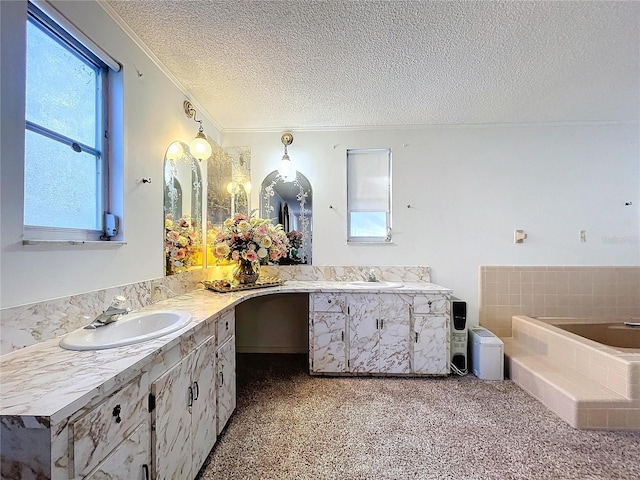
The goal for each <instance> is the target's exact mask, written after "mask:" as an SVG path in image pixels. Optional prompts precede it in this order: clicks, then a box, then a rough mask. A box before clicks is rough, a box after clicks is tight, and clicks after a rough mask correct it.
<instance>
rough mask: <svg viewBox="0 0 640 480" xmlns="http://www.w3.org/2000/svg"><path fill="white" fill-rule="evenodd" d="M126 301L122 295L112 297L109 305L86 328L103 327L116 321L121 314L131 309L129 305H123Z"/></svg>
mask: <svg viewBox="0 0 640 480" xmlns="http://www.w3.org/2000/svg"><path fill="white" fill-rule="evenodd" d="M126 303H127V299H126V298H125V297H123V296H122V295H118V296H117V297H114V299H113V300H112V301H111V305H109V307H107V309H106V310H105V311H104V312H102V313H101V314H99V315H98V316H97V317H96V318H95V319H94V320H93V322H91V323H90V324H89V325H87V326H86V327H84V328H86V329H96V328H100V327H104V326H105V325H108V324H110V323H113V322H117V321H118V319H119V318H120V316H121V315H126V314H127V313H129V312H130V311H131V308H130V307H125V305H126Z"/></svg>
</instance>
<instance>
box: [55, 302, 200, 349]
mask: <svg viewBox="0 0 640 480" xmlns="http://www.w3.org/2000/svg"><path fill="white" fill-rule="evenodd" d="M190 322H191V314H190V313H189V312H184V311H180V310H156V311H154V312H140V313H130V314H128V315H124V316H122V317H121V318H120V320H118V321H117V322H115V323H110V324H108V325H105V326H104V327H99V328H96V329H86V328H80V329H78V330H75V331H73V332H71V333H70V334H68V335H66V336H65V337H64V338H63V339H62V340H60V346H61V347H62V348H66V349H67V350H102V349H105V348H115V347H122V346H123V345H133V344H134V343H140V342H145V341H147V340H151V339H153V338H158V337H161V336H162V335H166V334H168V333H172V332H175V331H176V330H179V329H181V328H182V327H185V326H186V325H188V324H189V323H190Z"/></svg>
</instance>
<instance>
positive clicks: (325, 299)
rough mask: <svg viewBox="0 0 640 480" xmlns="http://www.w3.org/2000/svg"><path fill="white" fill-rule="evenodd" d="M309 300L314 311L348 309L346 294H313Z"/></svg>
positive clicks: (340, 310) (337, 311)
mask: <svg viewBox="0 0 640 480" xmlns="http://www.w3.org/2000/svg"><path fill="white" fill-rule="evenodd" d="M309 302H310V303H311V305H310V307H311V311H312V312H334V313H346V311H347V300H346V297H345V296H344V295H334V294H330V293H327V294H325V293H322V294H311V295H309Z"/></svg>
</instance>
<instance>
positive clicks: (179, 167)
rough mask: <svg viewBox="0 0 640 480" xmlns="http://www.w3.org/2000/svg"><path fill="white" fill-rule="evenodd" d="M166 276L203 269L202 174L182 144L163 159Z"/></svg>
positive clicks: (177, 145)
mask: <svg viewBox="0 0 640 480" xmlns="http://www.w3.org/2000/svg"><path fill="white" fill-rule="evenodd" d="M164 229H165V232H164V233H165V239H164V257H165V275H173V274H176V273H180V272H183V271H186V270H191V269H193V268H202V258H203V256H202V249H203V243H202V233H203V232H202V174H201V173H200V165H198V161H197V160H196V159H195V158H194V157H193V156H192V155H191V153H190V152H189V146H188V145H187V144H185V143H183V142H173V143H172V144H171V145H169V148H168V149H167V152H166V153H165V158H164Z"/></svg>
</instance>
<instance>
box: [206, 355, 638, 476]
mask: <svg viewBox="0 0 640 480" xmlns="http://www.w3.org/2000/svg"><path fill="white" fill-rule="evenodd" d="M306 361H307V360H306V356H304V355H303V356H300V355H260V354H243V355H238V407H237V410H236V412H235V413H234V414H233V416H232V417H231V421H230V423H229V425H228V426H227V428H226V430H225V431H224V432H223V433H222V435H221V436H220V438H219V440H218V443H217V444H216V446H215V447H214V449H213V451H212V452H211V454H210V455H209V458H208V459H207V461H206V463H205V465H204V466H203V468H202V470H201V472H200V474H199V476H198V480H214V479H215V480H221V479H241V480H253V479H256V480H257V479H260V480H267V479H277V480H284V479H300V480H302V479H313V480H324V479H363V480H364V479H367V480H369V479H376V480H377V479H394V480H401V479H438V480H440V479H456V480H465V479H479V480H480V479H482V480H488V479H501V480H503V479H523V480H524V479H526V480H535V479H544V480H550V479H554V480H555V479H579V480H587V479H603V480H605V479H606V480H613V479H634V480H637V479H640V432H598V431H581V430H575V429H573V428H571V427H570V426H569V425H567V424H565V423H564V422H563V421H562V420H560V419H559V418H557V417H556V416H555V415H554V414H553V413H551V412H550V411H548V410H547V409H546V408H545V407H544V406H543V405H542V404H540V403H539V402H538V401H537V400H535V399H534V398H533V397H531V396H529V395H528V394H527V393H526V392H524V391H523V390H521V389H520V388H519V387H518V386H516V385H514V384H513V383H512V382H510V381H504V382H485V381H480V380H478V379H476V378H475V377H474V376H473V375H468V376H466V377H449V378H421V379H399V378H364V377H360V378H335V377H334V378H324V377H311V376H309V375H308V374H307V366H306Z"/></svg>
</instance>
